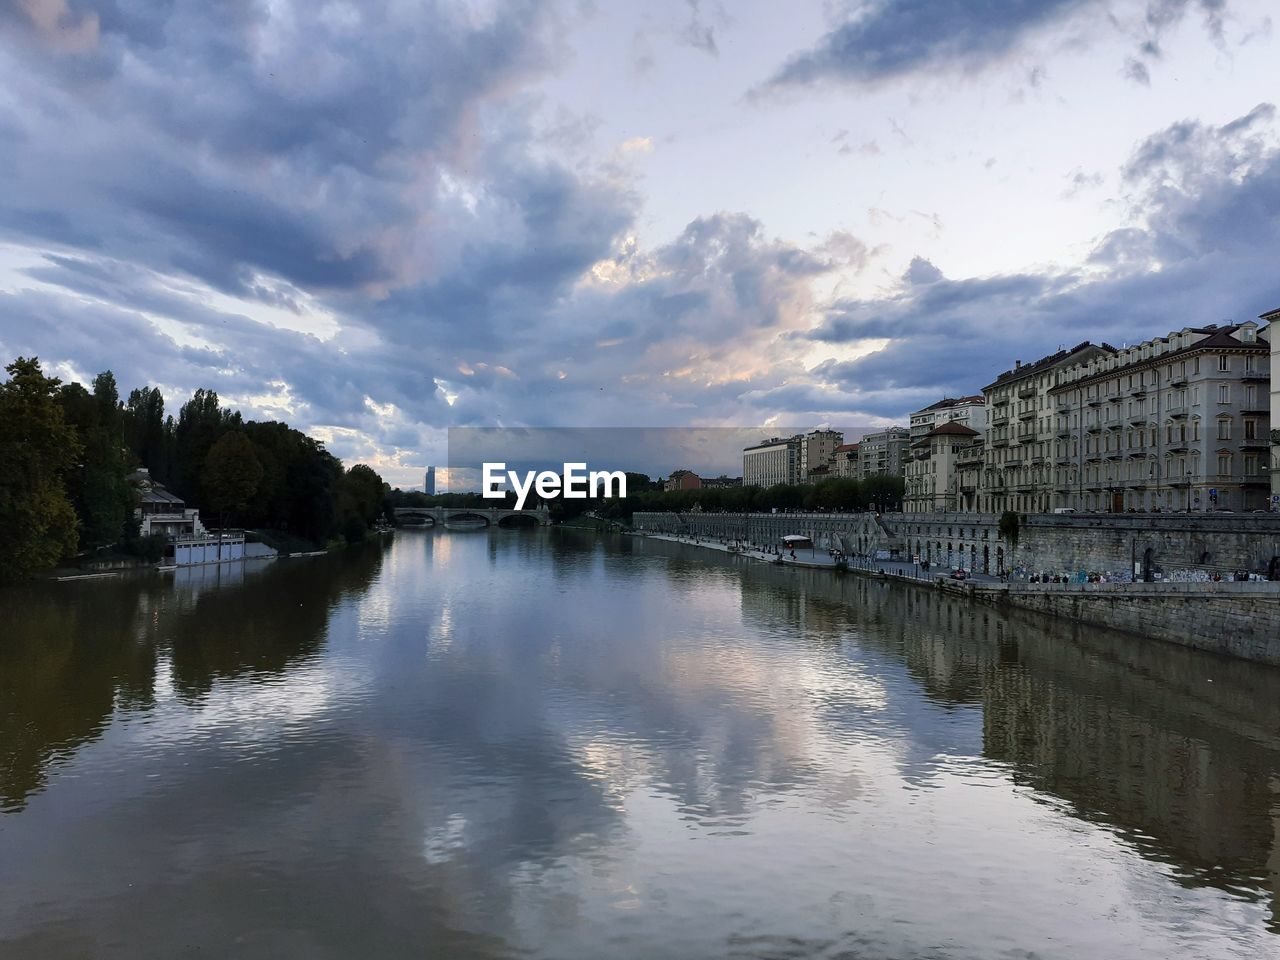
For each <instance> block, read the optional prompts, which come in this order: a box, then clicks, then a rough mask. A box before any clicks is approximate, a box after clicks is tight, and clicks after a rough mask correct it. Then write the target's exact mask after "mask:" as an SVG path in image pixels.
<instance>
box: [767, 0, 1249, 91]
mask: <svg viewBox="0 0 1280 960" xmlns="http://www.w3.org/2000/svg"><path fill="white" fill-rule="evenodd" d="M1193 10H1197V11H1199V12H1200V14H1201V15H1202V16H1201V21H1202V23H1203V26H1204V29H1205V30H1206V32H1207V33H1208V34H1209V36H1210V37H1211V38H1212V39H1213V40H1214V41H1215V42H1217V43H1219V44H1221V43H1222V38H1223V31H1224V22H1225V17H1226V12H1227V0H1122V2H1121V3H1119V4H1108V3H1103V2H1102V0H988V2H985V3H982V4H964V3H956V2H954V0H871V2H868V3H864V4H858V5H854V6H853V7H852V9H851V11H850V12H849V14H848V15H847V16H846V17H845V18H844V19H843V20H842V21H841V22H839V23H838V24H836V25H835V26H834V27H833V28H832V29H830V30H829V31H828V32H827V33H825V34H823V35H822V36H821V37H820V38H819V39H818V41H817V43H815V44H814V45H813V46H812V47H810V48H809V49H807V50H804V51H801V52H799V53H796V54H794V55H792V56H791V57H790V58H788V59H787V60H786V61H785V62H784V63H783V64H782V66H781V67H780V68H779V69H778V70H777V71H776V72H775V73H774V74H773V76H772V77H770V78H769V80H768V81H767V82H766V83H765V84H764V85H763V86H762V87H761V88H759V89H757V90H756V91H754V93H755V94H756V95H759V94H762V93H765V92H768V91H770V90H778V89H782V88H788V87H808V86H812V85H815V84H820V83H838V84H849V85H853V86H871V85H875V84H878V83H882V82H885V81H891V80H896V79H900V78H903V77H907V76H911V75H917V74H920V75H936V74H950V73H975V72H979V71H982V70H985V69H987V68H989V67H992V66H995V65H998V64H1002V63H1004V62H1006V61H1008V60H1009V59H1010V58H1011V57H1013V56H1015V55H1017V54H1020V53H1022V52H1023V51H1024V50H1025V49H1027V48H1028V46H1029V45H1030V44H1031V43H1032V41H1034V40H1036V39H1038V38H1040V37H1042V36H1046V35H1048V34H1050V33H1051V32H1052V31H1053V30H1054V29H1055V28H1060V27H1062V26H1063V25H1064V24H1066V23H1067V22H1069V21H1072V22H1074V21H1079V22H1080V23H1081V24H1082V29H1084V30H1085V31H1087V32H1089V33H1096V32H1097V31H1099V30H1102V29H1111V30H1116V31H1119V32H1120V33H1121V35H1123V36H1127V37H1130V38H1131V39H1132V40H1133V42H1134V44H1135V47H1136V53H1135V55H1134V56H1131V57H1129V58H1128V59H1127V60H1126V62H1125V66H1124V70H1123V73H1124V75H1125V76H1127V77H1128V78H1130V79H1132V80H1134V81H1136V82H1139V83H1143V84H1149V83H1150V68H1149V63H1150V62H1152V61H1154V60H1157V59H1159V57H1160V53H1161V42H1162V40H1163V39H1164V37H1165V36H1166V35H1167V34H1168V32H1169V31H1171V30H1172V29H1174V28H1175V27H1176V26H1178V25H1179V24H1180V23H1181V22H1182V21H1183V20H1184V19H1185V18H1186V16H1187V15H1188V14H1189V13H1190V12H1191V11H1193ZM1043 77H1044V68H1043V66H1042V65H1040V64H1037V65H1035V66H1033V67H1031V69H1030V72H1029V74H1028V83H1029V84H1030V85H1031V86H1033V87H1034V86H1039V85H1040V83H1041V81H1042V80H1043Z"/></svg>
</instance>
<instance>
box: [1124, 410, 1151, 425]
mask: <svg viewBox="0 0 1280 960" xmlns="http://www.w3.org/2000/svg"><path fill="white" fill-rule="evenodd" d="M1128 422H1129V425H1130V426H1133V427H1142V426H1146V425H1147V423H1149V422H1150V420H1149V419H1148V416H1147V414H1145V413H1131V414H1129V418H1128Z"/></svg>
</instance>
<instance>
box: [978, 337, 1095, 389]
mask: <svg viewBox="0 0 1280 960" xmlns="http://www.w3.org/2000/svg"><path fill="white" fill-rule="evenodd" d="M1088 349H1094V350H1101V351H1102V352H1104V353H1117V352H1118V351H1117V350H1116V348H1115V347H1113V346H1111V344H1109V343H1092V342H1091V341H1089V340H1083V341H1081V342H1080V343H1077V344H1076V345H1075V346H1074V347H1071V348H1069V349H1066V350H1059V351H1058V352H1057V353H1053V354H1050V355H1049V356H1047V357H1041V358H1040V359H1039V360H1037V361H1035V362H1034V363H1024V364H1022V365H1021V366H1017V367H1014V368H1013V369H1012V370H1006V371H1005V372H1004V373H1002V374H1000V375H999V376H998V377H996V378H995V379H994V380H992V381H991V382H990V383H989V384H987V385H986V386H985V387H983V388H982V389H983V390H990V389H991V388H992V387H995V386H998V385H1000V384H1002V383H1009V382H1012V381H1014V380H1022V379H1023V378H1025V377H1032V376H1035V375H1036V374H1039V373H1043V372H1044V371H1046V370H1051V369H1052V368H1054V367H1056V366H1059V365H1060V364H1063V363H1065V362H1066V361H1068V360H1070V359H1071V358H1072V357H1074V356H1075V355H1076V354H1077V353H1081V352H1082V351H1084V350H1088Z"/></svg>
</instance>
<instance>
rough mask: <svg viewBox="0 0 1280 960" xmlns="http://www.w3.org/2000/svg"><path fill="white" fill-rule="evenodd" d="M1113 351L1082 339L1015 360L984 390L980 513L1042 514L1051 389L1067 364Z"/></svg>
mask: <svg viewBox="0 0 1280 960" xmlns="http://www.w3.org/2000/svg"><path fill="white" fill-rule="evenodd" d="M1114 353H1115V349H1114V348H1113V347H1110V346H1107V345H1106V344H1103V345H1102V346H1098V345H1097V344H1093V343H1089V342H1087V341H1086V342H1084V343H1080V344H1077V345H1076V346H1074V347H1071V348H1070V349H1066V350H1059V351H1058V352H1057V353H1055V354H1053V355H1051V356H1048V357H1044V358H1043V359H1041V360H1037V361H1036V362H1034V363H1027V364H1024V363H1023V362H1022V361H1021V360H1019V361H1018V362H1017V363H1016V364H1015V365H1014V367H1013V369H1012V370H1006V371H1005V372H1004V373H1002V374H1000V375H999V376H998V377H996V379H995V381H994V382H992V383H990V384H988V385H987V386H985V387H983V388H982V395H983V396H984V397H985V398H986V402H987V432H986V446H985V450H984V457H985V462H984V465H983V476H982V484H981V486H982V490H981V492H980V493H979V496H978V504H979V506H978V509H979V510H980V511H982V512H984V513H1003V512H1004V511H1006V510H1017V511H1018V512H1019V513H1045V512H1048V510H1049V509H1050V508H1051V506H1053V505H1054V504H1053V494H1052V488H1053V481H1054V472H1053V456H1054V442H1055V439H1056V436H1057V432H1056V430H1057V417H1056V415H1055V409H1054V401H1053V400H1052V399H1051V398H1050V395H1049V391H1050V390H1052V389H1053V388H1054V387H1056V386H1057V385H1058V384H1059V382H1060V378H1061V375H1062V371H1063V370H1065V369H1066V368H1067V367H1070V366H1074V365H1076V364H1079V363H1087V362H1088V361H1090V360H1094V359H1096V358H1099V357H1109V356H1111V355H1112V354H1114Z"/></svg>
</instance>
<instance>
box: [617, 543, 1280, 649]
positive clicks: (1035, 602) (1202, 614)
mask: <svg viewBox="0 0 1280 960" xmlns="http://www.w3.org/2000/svg"><path fill="white" fill-rule="evenodd" d="M633 536H641V537H644V538H646V539H651V540H663V541H667V542H671V543H679V544H684V545H686V546H696V547H702V548H705V549H708V550H713V551H716V552H719V553H725V554H729V555H731V556H741V557H746V558H747V559H750V560H756V561H758V562H762V563H774V564H775V565H780V566H793V567H806V568H810V569H826V570H830V571H832V572H837V570H838V568H837V567H836V564H835V561H834V560H833V559H832V558H830V557H829V556H824V555H822V554H818V555H817V556H815V557H813V558H810V559H805V558H802V557H800V556H797V558H796V559H795V560H792V559H791V558H790V557H789V556H783V557H782V560H781V563H780V564H779V563H778V561H777V559H775V557H776V555H775V554H772V553H769V552H766V551H762V550H759V549H749V550H745V551H731V550H729V548H728V545H727V544H726V543H723V542H716V541H710V540H705V539H702V538H699V537H695V536H681V535H679V534H666V533H634V534H633ZM815 553H816V551H815ZM841 572H843V571H841ZM847 572H849V573H853V574H857V575H859V576H864V577H873V578H876V579H880V580H888V581H899V582H902V583H906V584H910V585H911V586H914V587H922V586H929V587H932V588H934V589H936V590H941V591H945V592H947V593H951V594H955V595H957V596H963V597H966V598H967V599H969V600H971V601H974V602H979V603H985V604H989V605H992V606H1009V607H1016V608H1018V609H1021V610H1028V611H1032V612H1035V613H1039V614H1042V615H1046V616H1049V617H1053V618H1060V619H1065V620H1069V621H1072V622H1075V623H1080V624H1083V625H1086V626H1093V627H1098V628H1101V629H1109V630H1118V631H1120V632H1122V633H1127V634H1130V635H1132V636H1135V637H1140V638H1142V639H1144V640H1156V641H1160V642H1162V643H1171V644H1176V645H1178V646H1183V647H1190V648H1192V649H1196V650H1203V651H1207V652H1210V653H1216V654H1220V655H1222V656H1227V657H1233V658H1236V659H1240V660H1248V661H1251V662H1253V663H1263V664H1268V665H1270V666H1277V667H1280V583H1275V582H1258V581H1253V582H1234V581H1222V582H1217V583H1215V582H1210V583H1142V582H1139V583H1021V582H1013V583H1004V582H1000V581H995V580H993V579H990V578H988V579H985V580H979V579H977V578H974V579H969V580H952V579H950V577H949V576H948V575H947V574H946V573H936V574H921V573H920V572H919V568H918V567H917V566H916V565H915V564H903V563H900V562H893V561H885V562H876V561H870V560H867V559H866V558H861V557H855V558H850V560H849V564H848V567H847Z"/></svg>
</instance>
